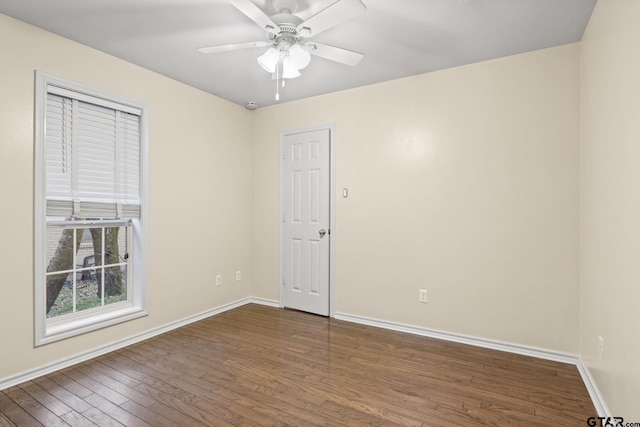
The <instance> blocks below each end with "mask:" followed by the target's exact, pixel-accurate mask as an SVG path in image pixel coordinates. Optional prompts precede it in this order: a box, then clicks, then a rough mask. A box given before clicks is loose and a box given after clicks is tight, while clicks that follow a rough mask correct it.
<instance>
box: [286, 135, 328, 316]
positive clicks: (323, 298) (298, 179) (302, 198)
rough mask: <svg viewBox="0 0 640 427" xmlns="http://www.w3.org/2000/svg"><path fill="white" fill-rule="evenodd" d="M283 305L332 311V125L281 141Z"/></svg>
mask: <svg viewBox="0 0 640 427" xmlns="http://www.w3.org/2000/svg"><path fill="white" fill-rule="evenodd" d="M283 145H284V147H283V164H284V167H283V169H284V171H283V172H284V173H283V190H284V194H283V218H282V221H283V224H282V227H283V229H282V231H283V245H284V247H283V251H282V253H283V255H284V259H283V266H282V267H283V293H282V297H283V303H284V306H285V307H289V308H294V309H297V310H303V311H308V312H310V313H315V314H320V315H323V316H328V315H329V250H330V239H331V233H330V228H329V227H330V225H331V224H330V217H331V215H330V212H331V208H330V203H329V201H330V194H331V191H330V156H331V143H330V129H320V130H313V131H308V132H301V133H295V134H288V135H285V136H284V139H283Z"/></svg>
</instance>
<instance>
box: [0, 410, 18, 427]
mask: <svg viewBox="0 0 640 427" xmlns="http://www.w3.org/2000/svg"><path fill="white" fill-rule="evenodd" d="M0 427H15V423H14V422H13V421H11V420H10V419H9V418H7V417H6V416H5V415H4V414H3V413H0Z"/></svg>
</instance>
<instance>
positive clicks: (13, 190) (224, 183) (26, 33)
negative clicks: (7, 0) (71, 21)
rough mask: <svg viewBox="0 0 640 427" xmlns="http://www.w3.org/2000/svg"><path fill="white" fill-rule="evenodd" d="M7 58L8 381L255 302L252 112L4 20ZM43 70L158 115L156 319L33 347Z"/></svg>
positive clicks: (1, 71)
mask: <svg viewBox="0 0 640 427" xmlns="http://www.w3.org/2000/svg"><path fill="white" fill-rule="evenodd" d="M0 53H1V57H2V66H0V186H1V189H0V194H1V195H2V196H1V197H2V202H1V203H0V271H2V280H1V281H0V292H1V294H2V298H1V299H0V301H1V302H0V343H1V347H0V379H4V378H7V377H9V376H12V375H15V374H19V373H22V372H25V371H27V370H30V369H34V368H38V367H41V366H44V365H46V364H48V363H51V362H54V361H58V360H62V359H65V358H67V357H70V356H74V355H77V354H80V353H83V352H86V351H89V350H91V349H93V348H97V347H101V346H104V345H107V344H109V343H112V342H115V341H119V340H121V339H124V338H126V337H128V336H132V335H136V334H139V333H142V332H145V331H148V330H150V329H153V328H156V327H160V326H162V325H165V324H167V323H169V322H172V321H176V320H179V319H183V318H185V317H187V316H191V315H195V314H197V313H200V312H202V311H206V310H209V309H212V308H214V307H218V306H220V305H222V304H225V303H228V302H232V301H235V300H238V299H240V298H244V297H247V296H249V295H250V283H251V274H250V272H251V212H252V209H251V185H252V182H251V132H250V127H251V114H250V112H248V111H246V110H245V109H243V108H242V107H239V106H237V105H234V104H231V103H228V102H226V101H223V100H221V99H219V98H216V97H214V96H212V95H209V94H206V93H204V92H201V91H198V90H196V89H193V88H190V87H188V86H185V85H183V84H181V83H178V82H176V81H173V80H170V79H168V78H165V77H162V76H160V75H158V74H155V73H152V72H150V71H147V70H144V69H142V68H139V67H135V66H133V65H131V64H129V63H126V62H124V61H121V60H118V59H115V58H113V57H111V56H108V55H106V54H104V53H100V52H98V51H95V50H92V49H89V48H87V47H84V46H82V45H79V44H76V43H73V42H71V41H69V40H67V39H64V38H61V37H58V36H55V35H53V34H51V33H48V32H45V31H42V30H40V29H37V28H35V27H32V26H29V25H26V24H23V23H21V22H19V21H16V20H14V19H11V18H8V17H6V16H4V15H0ZM36 69H38V70H42V71H44V72H47V73H51V74H55V75H58V76H61V77H64V78H67V79H70V80H73V81H76V82H79V83H83V84H87V85H90V86H92V87H95V88H99V89H102V90H107V91H111V92H114V93H117V94H120V95H124V96H127V97H130V98H133V99H136V100H139V101H142V102H145V103H147V104H148V105H149V107H150V114H151V115H150V118H151V119H150V127H149V132H150V138H149V146H150V150H149V151H150V193H151V194H150V200H151V205H150V216H151V219H150V223H151V238H150V243H151V250H150V268H151V271H150V275H149V280H150V309H151V314H150V315H149V316H148V317H145V318H142V319H139V320H135V321H131V322H128V323H125V324H121V325H118V326H114V327H110V328H107V329H103V330H100V331H97V332H92V333H90V334H86V335H83V336H80V337H76V338H72V339H68V340H64V341H61V342H58V343H54V344H50V345H46V346H43V347H39V348H37V349H34V347H33V340H34V337H33V319H34V316H33V187H34V186H33V146H34V141H33V126H34V124H33V111H34V70H36ZM236 270H242V272H243V280H242V281H241V282H239V283H237V282H235V279H234V280H232V277H233V278H235V271H236ZM215 274H222V275H223V278H224V279H225V282H226V283H225V285H224V286H222V287H215V278H214V276H215Z"/></svg>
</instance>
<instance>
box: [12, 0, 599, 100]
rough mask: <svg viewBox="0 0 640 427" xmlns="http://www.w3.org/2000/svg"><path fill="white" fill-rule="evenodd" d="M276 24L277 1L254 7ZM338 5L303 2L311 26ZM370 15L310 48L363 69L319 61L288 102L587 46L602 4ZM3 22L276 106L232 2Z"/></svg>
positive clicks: (160, 3) (15, 5)
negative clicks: (351, 58) (346, 54)
mask: <svg viewBox="0 0 640 427" xmlns="http://www.w3.org/2000/svg"><path fill="white" fill-rule="evenodd" d="M253 1H254V3H255V4H256V5H257V6H259V7H260V8H261V9H263V10H267V11H268V14H269V15H271V14H272V13H274V12H273V10H272V9H271V0H253ZM335 1H336V0H299V9H298V12H297V13H296V14H297V15H298V16H300V17H301V18H303V19H306V18H308V17H310V16H311V15H313V14H314V13H316V12H318V11H320V10H322V9H324V8H325V7H327V6H329V5H331V4H332V3H334V2H335ZM362 1H363V3H365V4H366V6H367V11H366V12H365V13H364V14H361V15H359V16H357V17H355V18H353V19H351V20H349V21H347V22H345V23H343V24H340V25H338V26H336V27H334V28H331V29H329V30H327V31H325V32H323V33H321V34H318V35H317V36H316V37H314V38H312V40H314V41H317V42H319V43H324V44H329V45H334V46H338V47H342V48H346V49H349V50H354V51H358V52H362V53H364V55H365V57H364V59H363V60H362V62H360V64H359V65H357V66H356V67H349V66H346V65H342V64H338V63H334V62H332V61H328V60H326V59H323V58H319V57H312V60H311V64H310V65H309V66H308V67H307V68H306V69H304V70H302V76H301V77H299V78H297V79H293V80H288V81H287V86H286V88H285V89H284V90H283V91H282V92H281V100H280V102H286V101H290V100H295V99H301V98H306V97H309V96H314V95H319V94H323V93H329V92H334V91H338V90H343V89H348V88H353V87H358V86H364V85H368V84H372V83H377V82H381V81H386V80H392V79H397V78H401V77H406V76H410V75H415V74H421V73H425V72H429V71H434V70H439V69H443V68H449V67H455V66H458V65H463V64H469V63H473V62H478V61H483V60H487V59H493V58H498V57H502V56H507V55H513V54H517V53H522V52H528V51H532V50H537V49H543V48H547V47H551V46H558V45H562V44H566V43H572V42H576V41H579V40H580V39H581V38H582V34H583V32H584V29H585V27H586V25H587V22H588V20H589V17H590V16H591V12H592V10H593V8H594V6H595V3H596V0H394V1H391V0H362ZM0 13H3V14H6V15H9V16H12V17H15V18H17V19H20V20H22V21H25V22H28V23H31V24H33V25H36V26H38V27H41V28H44V29H47V30H49V31H51V32H54V33H56V34H60V35H62V36H64V37H67V38H69V39H72V40H75V41H78V42H80V43H83V44H85V45H88V46H91V47H94V48H96V49H99V50H101V51H104V52H107V53H109V54H111V55H114V56H117V57H119V58H122V59H125V60H127V61H130V62H132V63H134V64H138V65H140V66H142V67H145V68H148V69H150V70H153V71H156V72H158V73H160V74H163V75H166V76H169V77H172V78H174V79H176V80H179V81H181V82H184V83H186V84H188V85H191V86H194V87H197V88H200V89H202V90H205V91H207V92H210V93H212V94H215V95H218V96H220V97H222V98H225V99H228V100H229V101H232V102H235V103H237V104H240V105H245V104H246V103H247V102H248V101H255V102H257V103H258V104H259V105H260V106H266V105H270V104H274V103H275V102H276V101H275V99H274V94H275V82H274V81H272V79H271V75H270V74H267V73H266V72H265V71H264V70H262V69H261V68H260V66H259V65H258V64H257V62H256V58H257V57H258V56H259V55H261V54H262V53H263V52H264V51H265V50H266V49H267V48H264V47H263V48H252V49H246V50H241V51H233V52H225V53H218V54H212V55H205V54H202V53H200V52H198V51H197V50H196V48H197V47H202V46H210V45H218V44H227V43H240V42H252V41H261V40H266V36H265V32H264V31H263V30H262V29H260V28H259V27H258V26H257V25H256V24H255V23H254V22H253V21H251V20H250V19H249V18H247V17H246V16H245V15H243V14H242V13H241V12H240V11H239V10H238V9H236V8H235V7H234V6H232V5H231V4H229V3H228V1H227V0H135V1H132V0H0Z"/></svg>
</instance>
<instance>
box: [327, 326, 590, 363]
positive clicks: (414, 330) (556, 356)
mask: <svg viewBox="0 0 640 427" xmlns="http://www.w3.org/2000/svg"><path fill="white" fill-rule="evenodd" d="M336 319H339V320H345V321H347V322H354V323H360V324H362V325H369V326H375V327H378V328H384V329H390V330H392V331H398V332H406V333H409V334H414V335H421V336H425V337H431V338H438V339H442V340H446V341H452V342H457V343H461V344H469V345H473V346H476V347H483V348H488V349H492V350H500V351H506V352H509V353H515V354H520V355H524V356H531V357H537V358H539V359H546V360H552V361H555V362H562V363H569V364H571V365H577V364H578V356H577V355H574V354H569V353H562V352H557V351H553V350H546V349H541V348H535V347H528V346H523V345H519V344H511V343H506V342H501V341H494V340H488V339H485V338H478V337H473V336H468V335H461V334H454V333H450V332H443V331H438V330H435V329H428V328H423V327H419V326H412V325H405V324H402V323H395V322H388V321H386V320H378V319H372V318H368V317H362V316H354V315H351V314H345V313H336Z"/></svg>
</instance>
